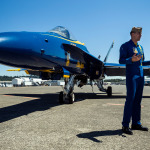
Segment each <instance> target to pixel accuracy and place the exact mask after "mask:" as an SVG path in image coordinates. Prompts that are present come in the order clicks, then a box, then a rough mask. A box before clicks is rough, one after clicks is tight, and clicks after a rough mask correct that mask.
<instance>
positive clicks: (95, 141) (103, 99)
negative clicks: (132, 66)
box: [0, 85, 150, 150]
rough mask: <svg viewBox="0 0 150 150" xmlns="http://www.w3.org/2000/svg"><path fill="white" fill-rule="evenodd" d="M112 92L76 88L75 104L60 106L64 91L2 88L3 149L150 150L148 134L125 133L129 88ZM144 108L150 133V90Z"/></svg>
mask: <svg viewBox="0 0 150 150" xmlns="http://www.w3.org/2000/svg"><path fill="white" fill-rule="evenodd" d="M112 89H113V96H112V97H107V95H106V94H105V93H102V92H100V91H98V88H97V86H94V87H93V91H92V88H91V86H89V85H87V86H84V87H83V88H82V89H81V88H78V87H75V90H74V92H75V97H76V101H75V102H74V104H67V103H65V104H63V105H60V104H59V103H58V96H59V92H60V91H62V88H61V87H60V86H51V87H50V86H49V87H44V86H41V87H40V86H38V87H3V88H2V87H0V150H129V149H130V150H150V131H149V132H146V131H137V130H134V131H133V135H126V134H123V133H122V131H121V128H122V125H121V122H122V116H123V109H124V102H125V98H126V87H125V85H112ZM141 107H142V108H141V114H142V116H141V118H142V119H141V121H142V124H143V125H144V126H147V127H148V128H149V129H150V87H149V86H145V87H144V94H143V101H142V106H141Z"/></svg>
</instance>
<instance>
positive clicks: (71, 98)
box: [69, 93, 75, 104]
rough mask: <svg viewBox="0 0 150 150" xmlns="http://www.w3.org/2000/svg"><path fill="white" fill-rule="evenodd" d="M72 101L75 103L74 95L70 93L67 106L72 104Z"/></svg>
mask: <svg viewBox="0 0 150 150" xmlns="http://www.w3.org/2000/svg"><path fill="white" fill-rule="evenodd" d="M74 101H75V95H74V93H71V94H70V95H69V104H73V103H74Z"/></svg>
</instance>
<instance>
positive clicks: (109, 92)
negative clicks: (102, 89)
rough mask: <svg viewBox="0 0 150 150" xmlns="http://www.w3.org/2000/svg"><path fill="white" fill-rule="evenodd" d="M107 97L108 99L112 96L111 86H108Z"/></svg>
mask: <svg viewBox="0 0 150 150" xmlns="http://www.w3.org/2000/svg"><path fill="white" fill-rule="evenodd" d="M107 96H108V97H111V96H112V87H111V86H108V88H107Z"/></svg>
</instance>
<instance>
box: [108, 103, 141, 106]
mask: <svg viewBox="0 0 150 150" xmlns="http://www.w3.org/2000/svg"><path fill="white" fill-rule="evenodd" d="M106 105H112V106H113V105H114V106H124V104H114V103H107V104H106ZM141 107H144V106H143V105H141Z"/></svg>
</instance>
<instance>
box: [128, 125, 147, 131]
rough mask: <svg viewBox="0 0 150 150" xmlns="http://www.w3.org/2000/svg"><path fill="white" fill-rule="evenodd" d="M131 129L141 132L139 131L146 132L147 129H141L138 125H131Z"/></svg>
mask: <svg viewBox="0 0 150 150" xmlns="http://www.w3.org/2000/svg"><path fill="white" fill-rule="evenodd" d="M131 129H132V130H141V131H148V128H147V127H143V126H142V125H140V124H136V125H134V124H133V125H132V126H131Z"/></svg>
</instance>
